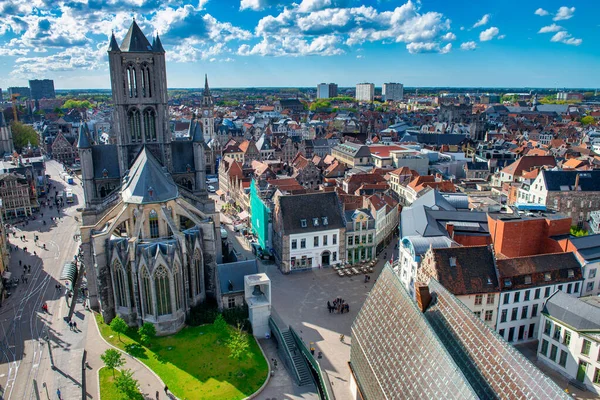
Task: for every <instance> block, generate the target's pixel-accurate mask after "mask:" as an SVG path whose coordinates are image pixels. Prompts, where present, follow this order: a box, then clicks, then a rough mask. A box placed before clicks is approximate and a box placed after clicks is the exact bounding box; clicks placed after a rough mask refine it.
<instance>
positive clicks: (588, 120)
mask: <svg viewBox="0 0 600 400" xmlns="http://www.w3.org/2000/svg"><path fill="white" fill-rule="evenodd" d="M595 122H596V120H595V119H594V117H592V116H591V115H588V116H585V117H583V118H581V123H582V124H583V125H593V124H594V123H595Z"/></svg>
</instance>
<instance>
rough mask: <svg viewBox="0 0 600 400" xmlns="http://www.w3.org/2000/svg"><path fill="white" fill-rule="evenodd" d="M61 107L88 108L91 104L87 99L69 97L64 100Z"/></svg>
mask: <svg viewBox="0 0 600 400" xmlns="http://www.w3.org/2000/svg"><path fill="white" fill-rule="evenodd" d="M62 108H66V109H69V110H70V109H73V108H85V109H88V110H89V109H90V108H92V104H91V103H90V102H89V101H88V100H73V99H69V100H67V101H65V104H63V106H62Z"/></svg>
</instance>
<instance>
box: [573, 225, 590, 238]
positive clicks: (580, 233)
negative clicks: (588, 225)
mask: <svg viewBox="0 0 600 400" xmlns="http://www.w3.org/2000/svg"><path fill="white" fill-rule="evenodd" d="M571 235H573V236H575V237H581V236H587V235H588V231H586V230H585V229H582V228H578V227H577V226H572V227H571Z"/></svg>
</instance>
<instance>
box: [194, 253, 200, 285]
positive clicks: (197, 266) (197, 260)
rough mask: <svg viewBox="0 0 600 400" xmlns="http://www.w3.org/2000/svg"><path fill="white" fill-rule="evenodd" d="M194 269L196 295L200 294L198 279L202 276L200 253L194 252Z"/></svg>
mask: <svg viewBox="0 0 600 400" xmlns="http://www.w3.org/2000/svg"><path fill="white" fill-rule="evenodd" d="M194 269H195V272H196V295H198V294H200V293H202V286H201V281H200V277H201V276H202V260H201V257H200V252H198V251H196V253H194Z"/></svg>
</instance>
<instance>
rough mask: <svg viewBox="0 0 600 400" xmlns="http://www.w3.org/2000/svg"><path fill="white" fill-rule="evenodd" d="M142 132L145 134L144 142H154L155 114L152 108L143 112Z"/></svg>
mask: <svg viewBox="0 0 600 400" xmlns="http://www.w3.org/2000/svg"><path fill="white" fill-rule="evenodd" d="M144 131H145V132H146V142H155V141H156V113H155V112H154V110H153V109H152V108H147V109H145V110H144Z"/></svg>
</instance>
